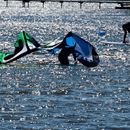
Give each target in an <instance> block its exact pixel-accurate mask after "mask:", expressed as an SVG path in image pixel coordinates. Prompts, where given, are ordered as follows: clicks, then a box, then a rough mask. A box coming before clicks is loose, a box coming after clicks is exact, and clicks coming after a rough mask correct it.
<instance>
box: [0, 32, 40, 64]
mask: <svg viewBox="0 0 130 130" xmlns="http://www.w3.org/2000/svg"><path fill="white" fill-rule="evenodd" d="M39 46H40V44H39V43H38V42H37V41H36V40H35V39H34V38H33V37H31V36H30V35H29V34H28V33H26V32H24V31H23V32H21V33H20V35H19V37H18V38H17V40H16V43H15V45H14V47H15V50H14V52H9V53H4V52H0V63H1V64H2V63H3V64H4V63H9V62H12V61H14V60H17V59H19V58H20V57H23V56H25V55H27V54H29V53H31V52H33V51H36V50H37V49H38V47H39Z"/></svg>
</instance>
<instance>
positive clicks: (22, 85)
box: [0, 2, 130, 130]
mask: <svg viewBox="0 0 130 130" xmlns="http://www.w3.org/2000/svg"><path fill="white" fill-rule="evenodd" d="M0 5H1V8H0V48H1V50H3V51H8V50H9V51H12V50H13V49H14V47H13V44H14V42H15V40H16V39H17V37H18V35H19V33H20V32H21V31H23V30H24V31H26V32H28V33H29V34H30V35H32V36H33V37H34V38H35V39H36V40H37V41H38V42H39V43H40V44H43V43H44V42H45V41H48V40H53V39H55V38H57V37H64V35H66V34H67V33H68V32H69V31H73V32H76V33H79V35H80V36H82V37H83V38H84V39H86V40H89V41H90V42H91V43H92V44H93V45H94V46H95V47H96V48H97V52H98V53H99V55H100V60H101V62H100V65H99V66H98V67H95V68H86V67H85V66H83V65H82V64H77V65H74V64H73V60H71V57H70V60H71V65H69V66H61V65H60V64H59V62H58V59H57V57H56V56H51V55H49V54H46V53H44V51H41V52H38V53H34V54H30V55H28V56H26V57H23V58H21V59H19V60H17V61H16V62H13V63H11V64H8V65H1V66H0V77H1V78H0V129H1V130H15V129H16V130H129V129H130V70H129V69H130V46H127V45H103V44H101V43H100V42H99V43H98V42H97V41H98V37H97V32H99V31H100V30H107V33H108V34H109V35H110V37H111V39H112V40H113V41H121V40H122V38H123V32H122V28H121V26H122V24H123V23H125V22H127V21H129V20H130V16H129V15H130V12H129V11H128V10H115V9H114V6H115V5H111V6H110V5H106V4H104V5H102V8H101V9H99V8H98V4H83V7H82V9H80V6H79V4H74V3H73V4H67V3H64V4H63V8H60V4H59V3H54V4H52V3H46V4H45V7H44V8H42V5H41V4H40V3H31V4H30V8H22V7H21V3H20V2H17V5H13V2H10V4H9V5H10V7H9V8H6V7H4V6H5V3H4V2H1V4H0Z"/></svg>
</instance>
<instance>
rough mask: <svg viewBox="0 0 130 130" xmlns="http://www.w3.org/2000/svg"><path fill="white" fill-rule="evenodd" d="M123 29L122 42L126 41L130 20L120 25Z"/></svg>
mask: <svg viewBox="0 0 130 130" xmlns="http://www.w3.org/2000/svg"><path fill="white" fill-rule="evenodd" d="M122 28H123V31H124V37H123V43H126V42H127V41H126V36H127V34H128V33H130V22H127V23H125V24H123V25H122Z"/></svg>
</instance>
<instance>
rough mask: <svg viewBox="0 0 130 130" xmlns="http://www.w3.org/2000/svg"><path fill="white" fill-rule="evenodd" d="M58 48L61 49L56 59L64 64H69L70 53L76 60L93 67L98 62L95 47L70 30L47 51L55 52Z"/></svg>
mask: <svg viewBox="0 0 130 130" xmlns="http://www.w3.org/2000/svg"><path fill="white" fill-rule="evenodd" d="M58 49H61V51H60V53H59V55H58V59H59V61H60V63H61V64H64V65H68V64H69V60H68V56H69V55H70V54H72V55H73V58H74V60H75V61H76V60H78V61H79V62H80V63H82V64H83V65H85V66H87V67H95V66H97V65H98V64H99V62H100V60H99V56H98V54H97V52H96V49H95V47H94V46H92V45H91V44H90V43H89V42H88V41H85V40H84V39H82V38H81V37H79V36H78V35H76V34H75V33H72V32H69V33H68V34H67V35H66V36H65V38H64V39H63V41H62V42H61V43H60V44H59V45H58V46H56V47H54V48H52V49H51V50H49V51H51V52H55V50H58Z"/></svg>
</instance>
